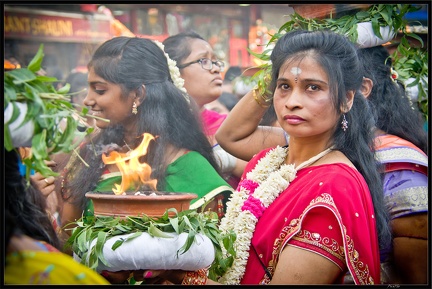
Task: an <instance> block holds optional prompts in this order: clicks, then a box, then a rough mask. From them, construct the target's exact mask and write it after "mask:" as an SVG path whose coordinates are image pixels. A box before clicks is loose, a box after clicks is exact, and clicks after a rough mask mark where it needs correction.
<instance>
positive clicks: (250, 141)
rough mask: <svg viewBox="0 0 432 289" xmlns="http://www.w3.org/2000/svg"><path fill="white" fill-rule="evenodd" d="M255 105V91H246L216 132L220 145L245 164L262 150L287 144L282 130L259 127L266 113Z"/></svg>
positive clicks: (265, 108) (259, 106)
mask: <svg viewBox="0 0 432 289" xmlns="http://www.w3.org/2000/svg"><path fill="white" fill-rule="evenodd" d="M255 93H258V91H256V92H255ZM257 98H259V96H257ZM259 100H260V99H259ZM259 100H258V101H259ZM258 101H257V100H255V99H254V90H251V91H249V92H248V93H247V94H246V95H245V96H243V97H242V98H241V99H240V100H239V102H238V103H237V104H236V105H235V106H234V107H233V109H232V110H231V111H230V113H229V114H228V116H227V118H226V119H225V120H224V122H223V123H222V125H221V126H220V127H219V129H218V131H217V132H216V139H217V141H218V143H219V145H220V146H221V147H222V148H223V149H224V150H226V151H227V152H229V153H230V154H232V155H233V156H236V157H237V158H240V159H243V160H245V161H249V160H250V159H251V158H252V156H253V155H255V154H256V153H257V152H259V151H261V150H263V149H265V148H268V147H273V146H276V145H282V146H283V145H286V144H287V143H286V139H285V135H284V131H283V130H282V129H281V128H279V127H270V126H258V125H259V123H260V121H261V119H262V117H263V115H264V114H265V112H266V110H267V107H264V106H262V105H260V104H258ZM261 103H263V101H262V100H261Z"/></svg>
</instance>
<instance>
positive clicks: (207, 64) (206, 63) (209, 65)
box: [177, 58, 225, 72]
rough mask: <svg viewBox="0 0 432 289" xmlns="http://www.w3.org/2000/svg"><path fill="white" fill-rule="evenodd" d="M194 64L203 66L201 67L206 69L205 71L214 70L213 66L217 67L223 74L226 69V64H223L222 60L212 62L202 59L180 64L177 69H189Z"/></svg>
mask: <svg viewBox="0 0 432 289" xmlns="http://www.w3.org/2000/svg"><path fill="white" fill-rule="evenodd" d="M194 63H199V64H201V67H202V68H203V69H205V70H212V69H213V64H214V65H216V66H217V67H219V69H220V71H221V72H223V71H224V68H225V63H223V62H222V61H220V60H216V61H212V60H210V59H208V58H200V59H198V60H195V61H191V62H188V63H184V64H180V65H178V66H177V67H178V68H180V69H182V68H185V67H187V66H189V65H191V64H194Z"/></svg>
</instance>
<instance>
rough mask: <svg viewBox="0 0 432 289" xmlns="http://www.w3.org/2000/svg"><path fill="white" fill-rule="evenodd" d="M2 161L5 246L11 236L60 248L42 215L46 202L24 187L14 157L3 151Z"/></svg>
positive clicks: (30, 188) (52, 228) (33, 188)
mask: <svg viewBox="0 0 432 289" xmlns="http://www.w3.org/2000/svg"><path fill="white" fill-rule="evenodd" d="M4 157H5V158H4V160H5V171H4V177H5V188H4V191H3V193H4V200H5V204H4V210H5V212H4V214H5V241H6V243H5V244H6V246H7V245H8V244H9V241H10V238H11V237H12V236H13V235H26V236H29V237H31V238H33V239H36V240H39V241H45V242H47V243H48V244H51V245H52V246H54V247H56V248H57V249H59V250H60V249H61V248H60V242H59V239H58V237H57V234H56V232H55V230H54V227H53V225H52V223H51V220H50V219H49V217H48V215H47V213H46V211H45V210H46V202H45V198H44V197H43V195H42V193H41V192H40V191H38V190H37V189H36V188H35V187H34V186H33V185H31V184H30V185H28V184H27V183H26V180H25V179H24V177H23V176H21V174H20V171H19V168H18V161H20V159H19V157H18V153H17V152H16V151H14V150H12V151H7V150H6V149H4Z"/></svg>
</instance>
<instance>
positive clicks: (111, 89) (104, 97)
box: [83, 68, 139, 129]
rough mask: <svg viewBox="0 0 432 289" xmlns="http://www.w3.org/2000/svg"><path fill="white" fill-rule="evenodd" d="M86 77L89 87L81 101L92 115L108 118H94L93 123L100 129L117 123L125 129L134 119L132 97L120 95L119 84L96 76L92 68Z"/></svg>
mask: <svg viewBox="0 0 432 289" xmlns="http://www.w3.org/2000/svg"><path fill="white" fill-rule="evenodd" d="M87 79H88V84H89V88H88V93H87V96H86V97H85V98H84V101H83V102H84V105H86V106H89V107H90V108H91V111H90V112H89V113H91V114H92V115H94V116H98V117H101V118H105V119H109V120H110V122H109V123H108V122H105V121H102V120H98V119H96V121H95V125H96V126H97V127H99V128H101V129H103V128H107V127H108V126H111V125H117V124H121V125H123V126H124V127H125V128H126V129H127V128H128V127H130V126H131V125H132V123H133V121H134V119H135V117H134V116H135V115H134V114H132V105H133V102H134V97H133V96H130V97H122V91H121V87H120V85H118V84H113V83H111V82H108V81H106V80H105V79H103V78H102V77H100V76H98V75H97V74H96V73H95V72H94V70H93V68H91V69H90V70H89V73H88V78H87ZM137 105H139V104H138V103H137ZM138 109H139V108H138Z"/></svg>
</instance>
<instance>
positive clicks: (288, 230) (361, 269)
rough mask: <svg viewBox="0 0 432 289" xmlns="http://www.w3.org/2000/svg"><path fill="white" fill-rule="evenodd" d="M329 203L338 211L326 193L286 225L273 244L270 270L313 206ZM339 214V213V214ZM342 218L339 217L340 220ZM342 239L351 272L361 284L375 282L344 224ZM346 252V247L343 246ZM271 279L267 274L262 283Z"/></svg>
mask: <svg viewBox="0 0 432 289" xmlns="http://www.w3.org/2000/svg"><path fill="white" fill-rule="evenodd" d="M323 203H324V204H328V205H329V207H330V208H332V210H333V211H334V212H338V210H337V208H336V206H335V203H334V201H333V198H332V197H331V195H329V194H327V193H324V194H321V195H320V196H318V197H317V198H315V199H314V200H312V201H311V202H310V204H309V206H307V207H306V208H305V209H304V211H303V213H302V214H301V215H300V216H299V218H297V219H292V220H291V222H290V223H289V225H288V226H285V227H284V228H283V229H282V231H281V232H280V234H279V237H278V238H276V240H275V242H274V244H273V252H272V258H271V260H270V261H269V264H268V266H267V269H268V270H269V272H270V273H271V274H272V275H273V274H274V269H275V267H276V264H277V262H278V258H279V255H280V253H281V252H282V249H283V248H284V245H285V244H286V243H287V242H288V240H289V239H291V237H293V236H294V235H295V234H297V233H298V232H299V231H300V227H301V226H300V224H301V220H303V218H304V215H305V214H306V213H307V212H308V211H309V210H310V209H311V208H313V207H315V206H316V205H317V204H323ZM338 215H339V214H338ZM339 219H340V218H338V221H339ZM342 239H343V240H344V246H345V247H346V248H347V249H348V252H347V257H348V261H349V262H350V264H351V268H353V270H354V272H351V274H353V273H354V274H355V276H357V277H358V280H359V281H360V284H361V285H365V284H374V280H373V278H372V276H371V275H370V272H369V267H368V266H367V264H365V263H364V262H362V261H361V259H360V256H359V253H358V252H357V250H355V248H354V242H353V241H352V239H351V237H350V236H349V235H347V232H346V227H345V226H343V232H342ZM341 249H342V250H343V251H344V253H345V249H343V248H341ZM348 269H350V266H348ZM269 282H270V280H269V279H268V278H267V276H264V278H263V279H262V280H261V282H260V283H261V284H268V283H269Z"/></svg>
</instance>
